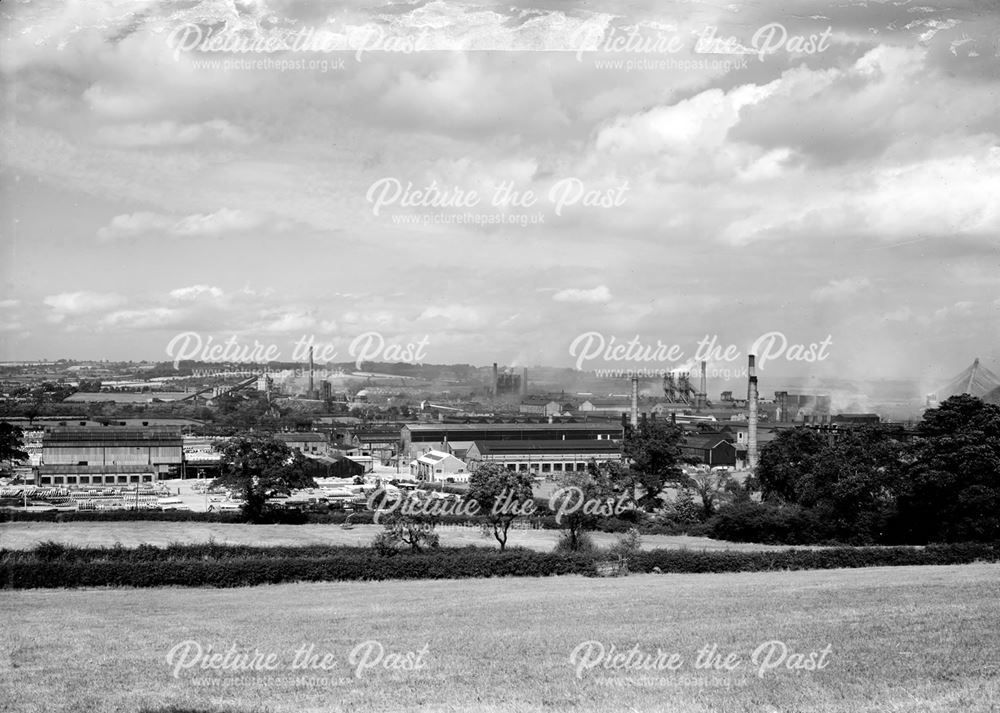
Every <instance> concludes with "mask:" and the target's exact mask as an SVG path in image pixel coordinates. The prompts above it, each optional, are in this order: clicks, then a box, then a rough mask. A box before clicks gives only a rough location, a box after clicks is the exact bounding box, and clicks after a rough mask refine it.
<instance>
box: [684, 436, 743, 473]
mask: <svg viewBox="0 0 1000 713" xmlns="http://www.w3.org/2000/svg"><path fill="white" fill-rule="evenodd" d="M681 455H683V456H684V457H686V458H692V459H694V460H697V461H698V462H700V463H704V464H705V465H710V466H712V467H715V466H722V465H725V466H731V467H733V468H735V467H736V465H737V448H736V446H735V445H733V444H732V443H731V442H730V441H728V440H726V439H725V438H722V437H720V436H719V435H717V434H708V435H697V436H688V437H687V438H686V439H685V441H684V443H683V444H682V445H681Z"/></svg>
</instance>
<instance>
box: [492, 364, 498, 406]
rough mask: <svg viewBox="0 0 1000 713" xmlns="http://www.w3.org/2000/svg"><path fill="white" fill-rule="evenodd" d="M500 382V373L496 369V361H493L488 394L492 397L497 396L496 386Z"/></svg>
mask: <svg viewBox="0 0 1000 713" xmlns="http://www.w3.org/2000/svg"><path fill="white" fill-rule="evenodd" d="M499 383H500V374H499V372H498V371H497V363H496V362H493V385H492V386H491V387H490V394H491V395H492V396H493V398H496V397H497V387H498V385H499Z"/></svg>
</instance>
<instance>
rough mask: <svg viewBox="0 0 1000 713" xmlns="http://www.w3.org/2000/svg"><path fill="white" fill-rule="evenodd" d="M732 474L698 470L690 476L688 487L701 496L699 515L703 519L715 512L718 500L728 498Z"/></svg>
mask: <svg viewBox="0 0 1000 713" xmlns="http://www.w3.org/2000/svg"><path fill="white" fill-rule="evenodd" d="M733 482H734V481H733V476H731V475H730V474H729V473H728V472H726V471H717V470H708V471H705V470H699V471H697V472H695V473H694V475H692V476H690V484H691V485H690V487H691V489H692V490H694V492H695V493H697V494H698V497H700V498H701V517H702V519H704V520H707V519H708V518H710V517H712V515H714V514H715V510H716V506H717V504H718V503H719V501H720V500H728V498H729V496H728V492H729V488H730V486H731V484H732V483H733Z"/></svg>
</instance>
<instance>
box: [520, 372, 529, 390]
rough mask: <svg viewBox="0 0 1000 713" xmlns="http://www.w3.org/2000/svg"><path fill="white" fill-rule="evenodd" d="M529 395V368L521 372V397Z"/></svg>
mask: <svg viewBox="0 0 1000 713" xmlns="http://www.w3.org/2000/svg"><path fill="white" fill-rule="evenodd" d="M527 395H528V367H524V368H523V369H522V370H521V396H527Z"/></svg>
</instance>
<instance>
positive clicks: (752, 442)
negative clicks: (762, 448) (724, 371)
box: [747, 354, 757, 470]
mask: <svg viewBox="0 0 1000 713" xmlns="http://www.w3.org/2000/svg"><path fill="white" fill-rule="evenodd" d="M748 372H749V374H750V379H749V383H748V384H747V407H748V408H749V410H750V415H749V417H748V419H747V431H748V433H747V467H749V468H750V470H755V469H756V468H757V370H756V368H755V367H754V358H753V354H751V355H750V364H749V369H748Z"/></svg>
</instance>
